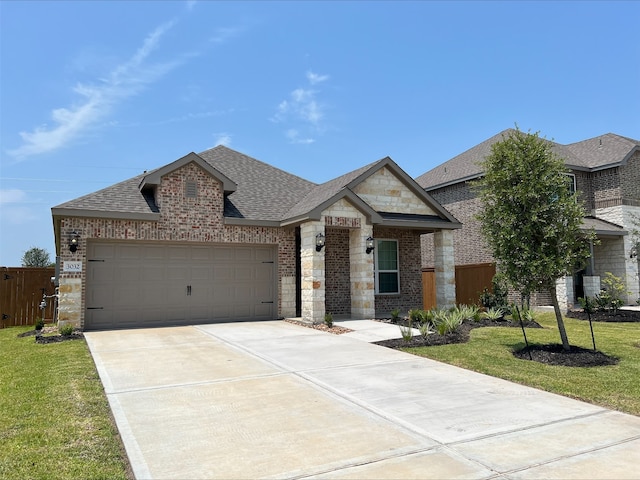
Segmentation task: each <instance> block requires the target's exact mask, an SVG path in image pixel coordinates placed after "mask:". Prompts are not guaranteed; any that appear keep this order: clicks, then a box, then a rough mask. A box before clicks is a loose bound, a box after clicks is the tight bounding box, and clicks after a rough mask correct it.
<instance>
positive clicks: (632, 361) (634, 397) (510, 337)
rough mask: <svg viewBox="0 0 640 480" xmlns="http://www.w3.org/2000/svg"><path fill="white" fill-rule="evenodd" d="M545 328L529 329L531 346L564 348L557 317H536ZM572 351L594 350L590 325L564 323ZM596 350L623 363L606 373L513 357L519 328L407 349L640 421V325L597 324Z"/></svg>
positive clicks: (519, 339) (490, 330) (480, 330)
mask: <svg viewBox="0 0 640 480" xmlns="http://www.w3.org/2000/svg"><path fill="white" fill-rule="evenodd" d="M536 321H537V322H538V323H539V324H540V325H542V326H543V327H544V328H542V329H540V328H528V329H527V339H528V340H529V343H530V344H531V343H538V344H548V343H560V335H559V333H558V327H557V324H556V320H555V316H554V314H553V313H547V312H545V313H537V314H536ZM565 326H566V328H567V334H568V336H569V342H570V343H571V345H574V346H580V347H583V348H593V347H592V342H591V333H590V331H589V322H587V321H583V320H575V319H571V318H565ZM593 329H594V332H595V338H596V347H597V349H598V350H600V351H601V352H603V353H606V354H607V355H611V356H615V357H618V358H619V359H620V361H619V363H618V364H617V365H610V366H604V367H589V368H586V367H560V366H553V365H545V364H541V363H538V362H532V361H529V360H520V359H517V358H515V357H514V356H513V354H512V352H513V350H517V349H520V348H522V347H524V339H523V337H522V331H521V330H520V329H518V328H503V327H486V328H477V329H474V330H472V331H471V339H470V341H469V342H468V343H461V344H460V343H459V344H451V345H442V346H430V347H417V348H403V350H404V351H407V352H409V353H412V354H415V355H421V356H424V357H428V358H432V359H434V360H439V361H441V362H445V363H449V364H451V365H457V366H460V367H463V368H466V369H469V370H475V371H477V372H481V373H485V374H487V375H492V376H494V377H499V378H504V379H505V380H510V381H512V382H517V383H521V384H523V385H529V386H532V387H536V388H540V389H542V390H547V391H549V392H554V393H558V394H560V395H565V396H567V397H572V398H576V399H579V400H583V401H585V402H590V403H593V404H597V405H601V406H603V407H607V408H611V409H614V410H619V411H622V412H627V413H631V414H634V415H640V381H639V379H640V323H602V322H594V324H593Z"/></svg>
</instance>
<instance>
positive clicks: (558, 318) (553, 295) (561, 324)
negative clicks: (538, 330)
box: [551, 285, 571, 352]
mask: <svg viewBox="0 0 640 480" xmlns="http://www.w3.org/2000/svg"><path fill="white" fill-rule="evenodd" d="M551 301H552V302H553V311H554V312H555V314H556V322H557V323H558V330H559V331H560V338H561V339H562V348H564V349H565V351H567V352H568V351H569V350H571V346H570V345H569V339H568V338H567V330H566V329H565V328H564V320H562V312H561V311H560V305H558V292H557V290H556V286H555V285H554V286H553V287H552V288H551Z"/></svg>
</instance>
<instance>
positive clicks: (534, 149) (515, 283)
mask: <svg viewBox="0 0 640 480" xmlns="http://www.w3.org/2000/svg"><path fill="white" fill-rule="evenodd" d="M482 167H483V169H484V177H482V178H481V179H480V180H478V182H477V183H476V186H477V187H478V192H479V196H480V199H481V201H482V205H483V210H482V212H481V213H480V214H479V215H478V218H479V219H480V221H481V229H482V233H483V235H484V236H485V238H486V239H487V241H488V243H489V246H490V248H491V250H492V252H493V256H494V258H495V259H496V262H497V264H498V269H499V271H500V272H501V273H502V274H503V275H504V276H505V278H506V279H507V281H508V283H509V284H510V286H511V287H512V288H514V289H515V290H517V291H519V292H520V293H521V294H522V295H526V296H529V295H530V294H531V293H533V292H536V291H541V290H547V291H549V292H550V294H551V298H552V301H553V307H554V310H555V314H556V320H557V323H558V329H559V330H560V338H561V340H562V345H563V347H564V349H565V350H569V349H570V345H569V339H568V338H567V332H566V329H565V327H564V322H563V320H562V312H561V311H560V306H559V305H558V296H557V292H556V280H557V279H558V278H561V277H563V276H565V275H567V274H572V273H574V272H575V271H577V270H578V269H579V268H580V267H581V266H582V265H584V264H585V262H586V260H587V259H588V258H589V256H590V249H589V244H588V239H589V237H590V236H589V235H585V234H584V233H583V232H581V231H580V225H581V224H582V218H583V216H584V210H583V207H582V205H580V203H579V202H578V201H577V199H576V197H575V195H574V193H572V192H571V190H570V188H569V187H570V184H569V182H570V178H569V177H568V176H567V175H566V173H567V169H566V167H565V165H564V162H563V161H562V160H561V159H559V158H557V157H556V156H555V155H554V153H553V152H552V151H551V146H550V144H549V143H548V142H547V141H546V140H544V139H541V138H539V136H538V134H537V133H536V134H530V133H523V132H521V131H520V130H518V129H517V128H516V130H514V131H512V132H510V133H509V135H508V136H507V137H506V138H504V140H502V141H500V142H497V143H495V144H494V145H493V146H492V147H491V154H490V155H489V156H488V157H487V158H486V159H485V161H484V162H483V163H482ZM591 237H592V236H591Z"/></svg>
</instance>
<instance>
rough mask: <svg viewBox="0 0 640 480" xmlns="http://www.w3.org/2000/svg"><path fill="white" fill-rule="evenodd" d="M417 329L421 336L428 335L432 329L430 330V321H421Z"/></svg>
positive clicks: (425, 336)
mask: <svg viewBox="0 0 640 480" xmlns="http://www.w3.org/2000/svg"><path fill="white" fill-rule="evenodd" d="M418 330H420V335H422V336H423V338H425V339H426V338H427V335H430V334H432V333H433V330H431V322H423V323H421V324H420V326H419V327H418Z"/></svg>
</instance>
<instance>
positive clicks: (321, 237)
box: [316, 233, 324, 252]
mask: <svg viewBox="0 0 640 480" xmlns="http://www.w3.org/2000/svg"><path fill="white" fill-rule="evenodd" d="M322 247H324V235H323V234H322V233H319V234H317V235H316V252H319V251H320V250H322Z"/></svg>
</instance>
